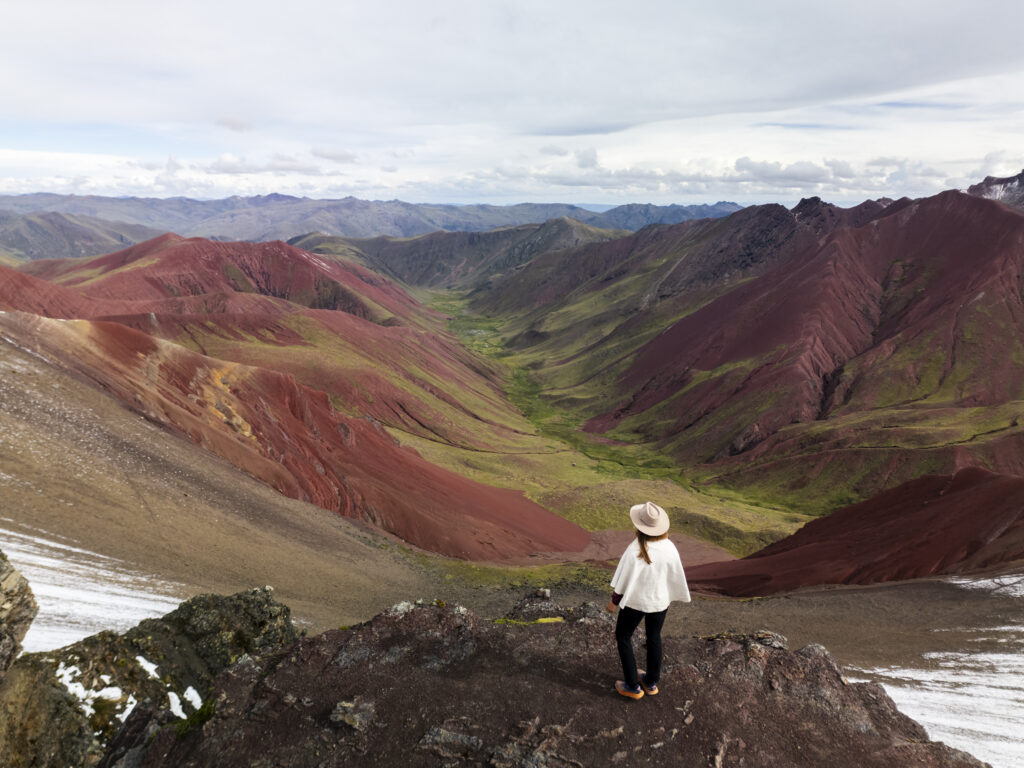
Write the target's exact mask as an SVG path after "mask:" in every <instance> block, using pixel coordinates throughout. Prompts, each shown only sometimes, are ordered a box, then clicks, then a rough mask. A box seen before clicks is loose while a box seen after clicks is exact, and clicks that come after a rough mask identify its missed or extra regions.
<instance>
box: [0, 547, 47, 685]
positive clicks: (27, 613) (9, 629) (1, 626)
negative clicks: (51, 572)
mask: <svg viewBox="0 0 1024 768" xmlns="http://www.w3.org/2000/svg"><path fill="white" fill-rule="evenodd" d="M38 612H39V606H38V605H36V599H35V597H34V596H33V595H32V590H31V589H30V588H29V586H28V581H26V580H25V577H24V576H22V575H21V573H20V572H19V571H18V570H17V569H16V568H15V567H14V566H13V565H11V563H10V561H9V560H8V559H7V556H6V555H4V553H3V552H0V680H2V679H3V676H4V673H5V672H6V671H7V670H8V669H9V668H10V666H11V664H13V663H14V660H15V658H17V656H18V654H19V653H20V652H21V641H22V640H23V639H24V637H25V633H26V632H28V628H29V625H30V624H31V623H32V619H34V618H35V617H36V613H38Z"/></svg>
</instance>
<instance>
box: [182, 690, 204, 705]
mask: <svg viewBox="0 0 1024 768" xmlns="http://www.w3.org/2000/svg"><path fill="white" fill-rule="evenodd" d="M185 700H186V701H187V702H188V703H189V704H191V705H192V708H193V709H199V708H200V707H201V706H203V697H202V696H200V695H199V691H197V690H196V689H195V688H193V687H192V686H191V685H190V686H189V687H188V688H186V689H185Z"/></svg>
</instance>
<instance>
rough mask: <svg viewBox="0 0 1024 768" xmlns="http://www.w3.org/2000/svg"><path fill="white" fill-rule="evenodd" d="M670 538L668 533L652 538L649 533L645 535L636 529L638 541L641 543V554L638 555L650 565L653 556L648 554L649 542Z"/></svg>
mask: <svg viewBox="0 0 1024 768" xmlns="http://www.w3.org/2000/svg"><path fill="white" fill-rule="evenodd" d="M667 538H668V531H665V532H664V533H663V534H661V535H660V536H651V535H650V534H649V533H644V532H643V531H641V530H640V529H639V528H637V529H636V540H637V541H638V542H640V554H639V555H637V557H639V558H640V559H642V560H643V561H644V562H645V563H647V564H648V565H649V564H650V562H651V556H650V555H649V554H647V542H649V541H661V540H662V539H667Z"/></svg>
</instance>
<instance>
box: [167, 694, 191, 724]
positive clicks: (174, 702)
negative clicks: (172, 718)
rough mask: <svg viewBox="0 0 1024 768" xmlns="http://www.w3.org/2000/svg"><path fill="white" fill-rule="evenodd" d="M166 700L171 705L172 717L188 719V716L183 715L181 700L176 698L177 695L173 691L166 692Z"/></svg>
mask: <svg viewBox="0 0 1024 768" xmlns="http://www.w3.org/2000/svg"><path fill="white" fill-rule="evenodd" d="M167 700H168V701H169V702H170V703H171V704H170V706H171V712H172V713H173V714H174V715H176V716H178V717H180V718H181V719H182V720H185V719H187V718H188V715H186V714H185V710H184V709H182V708H181V699H179V698H178V694H176V693H175V692H174V691H168V692H167Z"/></svg>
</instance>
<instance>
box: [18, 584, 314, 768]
mask: <svg viewBox="0 0 1024 768" xmlns="http://www.w3.org/2000/svg"><path fill="white" fill-rule="evenodd" d="M295 639H296V635H295V630H294V628H293V627H292V623H291V615H290V611H289V609H288V607H287V606H285V605H282V604H281V603H278V602H277V601H276V600H274V598H273V596H272V594H271V590H270V588H269V587H268V588H262V589H253V590H250V591H248V592H244V593H240V594H237V595H233V596H230V597H224V596H220V595H200V596H198V597H194V598H192V599H190V600H188V601H186V602H184V603H182V604H181V605H180V606H178V608H176V609H175V610H174V611H172V612H171V613H169V614H167V615H166V616H164V617H162V618H159V619H146V620H144V621H142V622H141V623H140V624H139V625H138V626H136V627H134V628H132V629H130V630H128V631H127V632H125V633H124V634H121V635H118V634H116V633H114V632H100V633H99V634H96V635H93V636H91V637H88V638H86V639H84V640H81V641H79V642H77V643H74V644H72V645H69V646H67V647H65V648H62V649H60V650H57V651H49V652H44V653H31V654H25V655H23V656H22V657H21V658H19V659H18V660H17V661H16V662H15V663H14V665H13V666H12V667H11V669H10V671H9V672H8V675H7V678H6V679H5V680H4V682H3V685H2V686H0V712H3V717H2V718H0V765H3V766H6V767H7V768H22V767H25V768H27V767H28V766H53V768H58V767H59V768H77V767H78V766H91V765H95V764H96V761H97V760H98V759H99V758H100V757H101V756H102V755H103V753H104V751H105V749H106V747H107V744H108V742H109V741H110V740H111V739H112V738H113V737H114V735H115V734H116V733H117V732H118V731H119V730H120V728H121V725H122V723H123V721H124V719H125V718H126V717H127V716H128V715H129V714H130V713H131V711H132V710H133V709H134V708H135V707H136V706H142V705H143V704H146V705H148V706H151V707H154V708H158V707H159V708H163V709H164V710H165V711H166V713H167V714H166V717H167V719H168V721H173V722H175V723H185V722H187V721H188V719H189V718H192V719H195V718H198V717H202V716H203V715H202V713H203V712H205V711H208V709H209V704H208V703H207V702H208V700H209V692H210V689H211V687H212V685H213V680H214V678H215V676H216V675H217V674H218V673H219V672H221V671H222V670H224V669H225V668H227V667H228V666H230V665H231V664H234V663H235V662H237V661H238V660H239V659H241V658H245V657H247V655H248V654H252V655H264V654H267V653H269V652H272V651H275V650H278V649H280V648H283V647H286V646H288V645H290V644H291V643H293V642H294V641H295ZM204 706H205V707H206V709H204Z"/></svg>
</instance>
